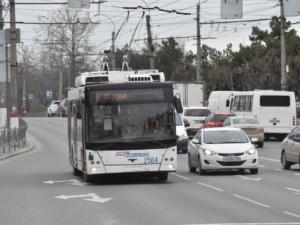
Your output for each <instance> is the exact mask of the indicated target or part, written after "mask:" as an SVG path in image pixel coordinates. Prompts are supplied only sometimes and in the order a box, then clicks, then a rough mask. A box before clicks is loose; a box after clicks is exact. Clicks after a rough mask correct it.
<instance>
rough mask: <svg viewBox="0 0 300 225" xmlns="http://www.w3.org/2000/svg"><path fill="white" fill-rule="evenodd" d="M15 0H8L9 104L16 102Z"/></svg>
mask: <svg viewBox="0 0 300 225" xmlns="http://www.w3.org/2000/svg"><path fill="white" fill-rule="evenodd" d="M15 4H16V3H15V0H9V6H10V76H11V88H12V96H11V106H14V107H16V109H17V104H18V85H17V33H16V5H15Z"/></svg>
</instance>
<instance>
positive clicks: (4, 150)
mask: <svg viewBox="0 0 300 225" xmlns="http://www.w3.org/2000/svg"><path fill="white" fill-rule="evenodd" d="M26 131H27V125H26V124H25V123H23V124H22V125H21V126H20V127H19V128H13V129H4V130H0V154H9V153H11V152H12V151H16V150H17V148H20V147H24V146H25V145H26Z"/></svg>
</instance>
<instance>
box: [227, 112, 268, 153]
mask: <svg viewBox="0 0 300 225" xmlns="http://www.w3.org/2000/svg"><path fill="white" fill-rule="evenodd" d="M223 126H224V127H227V126H229V127H238V128H241V129H243V131H245V132H246V134H247V135H248V137H249V138H250V139H251V138H257V139H258V142H257V143H256V144H257V146H258V147H259V148H262V147H263V146H264V139H265V136H264V128H263V127H262V125H260V124H259V122H258V120H257V119H256V118H254V117H249V116H247V117H243V116H233V117H228V118H227V119H226V120H225V121H224V123H223Z"/></svg>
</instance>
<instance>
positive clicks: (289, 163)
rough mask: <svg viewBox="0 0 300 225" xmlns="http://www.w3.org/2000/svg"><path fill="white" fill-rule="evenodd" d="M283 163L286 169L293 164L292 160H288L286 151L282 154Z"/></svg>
mask: <svg viewBox="0 0 300 225" xmlns="http://www.w3.org/2000/svg"><path fill="white" fill-rule="evenodd" d="M281 164H282V168H283V169H285V170H289V169H290V168H291V165H292V163H291V162H289V161H287V159H286V154H285V151H283V153H282V155H281Z"/></svg>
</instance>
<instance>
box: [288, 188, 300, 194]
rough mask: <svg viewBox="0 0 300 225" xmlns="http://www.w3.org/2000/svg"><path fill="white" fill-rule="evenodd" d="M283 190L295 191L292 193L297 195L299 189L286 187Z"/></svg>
mask: <svg viewBox="0 0 300 225" xmlns="http://www.w3.org/2000/svg"><path fill="white" fill-rule="evenodd" d="M285 190H288V191H293V192H295V193H294V194H298V195H299V194H300V189H296V188H291V187H286V188H285Z"/></svg>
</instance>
